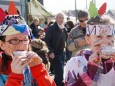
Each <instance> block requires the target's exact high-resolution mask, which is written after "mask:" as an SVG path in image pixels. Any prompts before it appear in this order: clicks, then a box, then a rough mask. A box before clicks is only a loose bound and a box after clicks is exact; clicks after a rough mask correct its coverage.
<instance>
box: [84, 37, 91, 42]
mask: <svg viewBox="0 0 115 86" xmlns="http://www.w3.org/2000/svg"><path fill="white" fill-rule="evenodd" d="M85 40H86V42H87V44H90V36H85Z"/></svg>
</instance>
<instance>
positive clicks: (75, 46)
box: [67, 10, 88, 56]
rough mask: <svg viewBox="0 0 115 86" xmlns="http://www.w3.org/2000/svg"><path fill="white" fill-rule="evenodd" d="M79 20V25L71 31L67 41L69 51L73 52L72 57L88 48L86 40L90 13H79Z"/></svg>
mask: <svg viewBox="0 0 115 86" xmlns="http://www.w3.org/2000/svg"><path fill="white" fill-rule="evenodd" d="M78 20H79V24H78V25H77V26H75V27H74V28H73V29H71V31H70V33H69V36H68V40H67V48H68V50H70V51H72V56H75V55H76V53H77V52H78V51H79V50H80V49H83V48H86V47H87V46H88V45H87V43H86V41H85V38H84V37H85V33H86V23H87V20H88V13H87V12H85V11H82V10H80V11H79V12H78Z"/></svg>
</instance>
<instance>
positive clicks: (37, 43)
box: [31, 39, 50, 71]
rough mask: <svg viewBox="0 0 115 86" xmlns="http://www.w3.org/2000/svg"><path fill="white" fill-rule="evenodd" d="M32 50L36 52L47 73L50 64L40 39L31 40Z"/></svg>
mask: <svg viewBox="0 0 115 86" xmlns="http://www.w3.org/2000/svg"><path fill="white" fill-rule="evenodd" d="M31 46H32V50H33V51H34V52H36V53H37V54H38V55H39V56H40V57H41V58H42V60H43V63H44V64H45V67H46V69H47V71H49V68H50V63H49V58H48V48H47V46H46V44H45V42H44V41H42V40H41V39H33V40H32V42H31Z"/></svg>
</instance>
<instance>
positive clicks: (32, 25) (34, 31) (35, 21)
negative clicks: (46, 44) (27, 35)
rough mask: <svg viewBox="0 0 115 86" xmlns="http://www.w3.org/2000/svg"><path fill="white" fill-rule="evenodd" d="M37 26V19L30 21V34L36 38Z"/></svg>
mask: <svg viewBox="0 0 115 86" xmlns="http://www.w3.org/2000/svg"><path fill="white" fill-rule="evenodd" d="M38 26H39V19H37V18H35V19H34V20H33V22H32V24H31V25H30V28H31V30H32V34H33V36H34V37H35V38H38V37H39V35H38Z"/></svg>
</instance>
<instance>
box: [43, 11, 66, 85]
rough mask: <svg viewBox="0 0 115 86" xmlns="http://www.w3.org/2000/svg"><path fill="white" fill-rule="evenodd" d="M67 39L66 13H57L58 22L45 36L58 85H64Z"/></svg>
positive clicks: (49, 28)
mask: <svg viewBox="0 0 115 86" xmlns="http://www.w3.org/2000/svg"><path fill="white" fill-rule="evenodd" d="M66 39H67V32H66V30H65V26H64V14H63V13H58V14H57V15H56V22H55V23H54V24H53V25H51V26H49V27H48V29H47V32H46V36H45V42H46V44H47V46H48V48H49V58H50V60H51V64H52V66H53V69H54V74H55V78H54V80H55V82H56V84H57V86H64V84H63V82H62V80H63V66H64V56H65V55H64V54H65V53H64V49H65V47H66Z"/></svg>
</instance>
